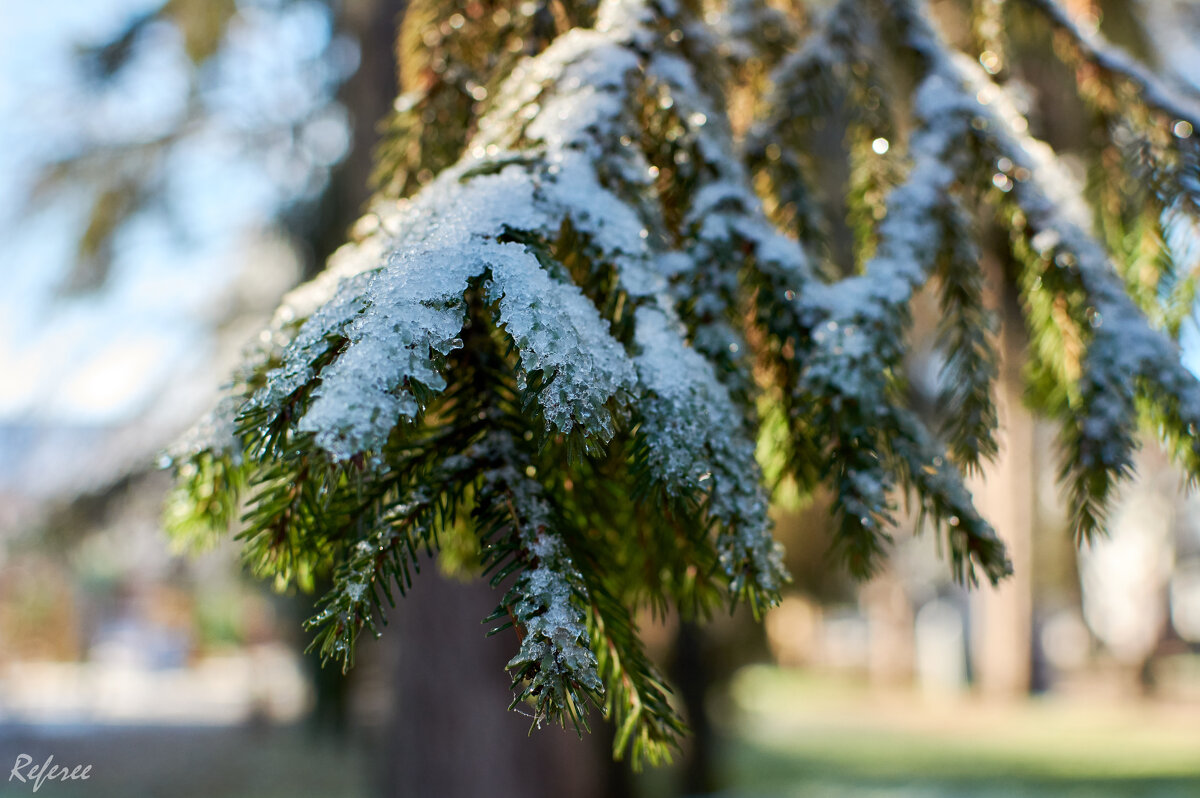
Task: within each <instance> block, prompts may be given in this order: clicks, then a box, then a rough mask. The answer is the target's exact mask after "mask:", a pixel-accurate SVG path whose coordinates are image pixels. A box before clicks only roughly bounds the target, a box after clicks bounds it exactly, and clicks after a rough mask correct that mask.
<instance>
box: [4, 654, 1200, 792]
mask: <svg viewBox="0 0 1200 798" xmlns="http://www.w3.org/2000/svg"><path fill="white" fill-rule="evenodd" d="M1197 709H1200V706H1198V705H1197V704H1195V703H1185V702H1173V703H1164V702H1154V701H1146V700H1132V699H1129V698H1123V699H1116V698H1114V697H1111V696H1109V697H1102V696H1092V697H1091V698H1089V697H1086V696H1082V695H1071V696H1061V695H1060V696H1055V697H1052V698H1050V697H1048V698H1043V699H1033V700H1030V701H1024V702H1004V703H989V702H985V701H982V700H979V699H976V698H973V697H971V696H969V695H966V696H958V697H952V696H922V695H920V694H917V693H914V692H912V691H899V690H895V691H880V690H878V689H871V688H868V687H866V686H865V685H863V684H861V683H859V682H855V681H853V680H848V679H845V678H840V677H837V678H835V677H829V676H817V675H814V674H812V673H811V672H805V671H799V670H787V669H778V668H774V667H766V666H757V667H752V668H747V669H745V670H743V671H741V672H740V673H739V674H738V676H737V677H736V678H735V680H734V682H733V684H732V689H731V690H730V692H729V696H728V698H727V699H720V700H719V701H718V702H717V705H716V706H715V707H714V710H715V714H716V715H717V717H718V718H719V719H720V722H719V728H720V730H721V745H720V747H719V749H718V750H719V758H720V761H719V763H718V770H719V771H720V772H721V774H722V781H723V782H724V783H725V784H726V785H727V786H726V789H725V790H724V791H723V792H722V793H720V795H722V796H723V798H959V796H979V797H980V798H1051V797H1052V796H1054V797H1055V798H1058V796H1066V798H1194V796H1197V795H1200V713H1198V712H1197ZM414 722H419V720H415V721H414ZM463 722H464V723H469V722H470V720H469V719H464V721H463ZM19 753H28V754H30V755H31V756H33V757H34V761H35V762H41V761H44V759H45V757H46V756H48V755H50V754H53V755H54V757H55V762H56V763H61V764H68V765H74V764H92V765H93V766H94V770H93V774H94V775H93V778H92V779H90V780H89V781H88V782H74V783H66V784H54V783H50V782H47V783H45V784H44V785H43V786H42V788H41V789H40V790H39V791H38V793H37V794H38V795H39V796H49V798H58V797H59V796H84V795H86V796H88V797H89V798H110V796H111V797H112V798H117V796H120V797H121V798H126V797H129V796H136V797H137V798H143V797H145V798H158V796H162V797H163V798H166V797H167V796H170V798H193V796H195V797H196V798H199V797H200V796H204V798H209V797H210V796H218V795H219V796H227V797H228V798H276V797H277V796H278V798H284V797H285V796H286V798H307V797H308V796H312V797H313V798H317V797H318V796H320V798H363V797H365V796H367V795H369V794H370V783H369V773H370V770H369V767H368V760H367V757H366V754H365V750H364V747H363V746H362V745H360V744H357V743H355V742H354V738H353V737H348V738H343V739H340V740H339V739H336V738H330V737H323V738H316V737H313V736H311V735H310V734H308V733H307V732H306V731H305V729H304V728H303V727H299V726H270V725H257V726H256V725H253V724H247V725H240V726H222V727H207V728H204V727H183V726H157V727H150V726H147V727H123V726H108V727H105V726H97V725H88V726H80V725H76V726H68V725H45V724H43V725H36V726H35V725H17V724H8V725H0V765H3V767H4V769H8V768H10V767H11V763H12V762H13V760H14V759H15V758H16V756H17V755H18V754H19ZM671 778H672V774H671V773H670V772H669V771H664V772H655V773H647V774H644V775H643V776H642V778H640V779H639V780H638V782H639V785H638V786H639V795H640V796H641V798H652V797H653V796H657V795H661V794H664V793H665V791H666V789H667V786H668V784H669V782H670V780H671ZM30 794H32V793H31V790H30V787H29V786H27V785H17V784H13V783H8V782H4V783H0V798H9V796H18V795H30ZM419 798H426V797H425V796H420V797H419ZM429 798H449V797H443V796H436V797H434V796H430V797H429ZM564 798H569V796H564Z"/></svg>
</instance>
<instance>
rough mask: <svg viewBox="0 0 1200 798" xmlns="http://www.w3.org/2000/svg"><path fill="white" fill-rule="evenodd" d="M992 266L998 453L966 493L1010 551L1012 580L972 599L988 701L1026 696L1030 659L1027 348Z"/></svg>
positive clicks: (1006, 284) (976, 655)
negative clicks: (1023, 369) (996, 318)
mask: <svg viewBox="0 0 1200 798" xmlns="http://www.w3.org/2000/svg"><path fill="white" fill-rule="evenodd" d="M990 260H991V264H990V269H989V272H990V274H989V280H988V282H989V284H990V285H989V288H990V289H991V294H992V298H991V299H990V300H989V302H988V304H989V305H990V306H991V307H993V308H996V309H997V310H998V315H999V317H1000V334H999V336H998V340H997V342H996V351H997V353H998V354H999V357H1000V374H999V378H998V380H997V382H996V397H995V400H996V409H997V411H998V414H999V419H1000V429H999V431H998V434H997V436H996V437H997V442H998V443H999V444H1000V453H999V455H998V456H997V457H996V459H995V461H993V462H991V463H988V464H987V465H986V466H985V467H984V470H983V474H982V476H981V477H975V478H974V479H973V480H972V483H971V484H970V487H971V490H972V493H973V494H974V496H975V503H976V506H977V507H978V508H979V512H980V513H982V514H983V517H984V518H987V519H988V520H990V521H991V522H992V525H993V526H994V527H995V528H996V532H997V534H999V535H1000V537H1001V539H1003V540H1004V543H1005V545H1006V546H1007V547H1008V556H1009V557H1010V558H1011V559H1012V564H1013V575H1012V576H1010V577H1009V578H1008V579H1006V580H1004V581H1003V582H1002V583H1001V584H1000V586H999V587H996V588H992V587H990V586H986V585H984V586H982V587H980V588H979V589H978V590H977V591H975V592H974V593H973V594H972V599H971V601H972V621H973V622H972V624H971V626H972V634H971V666H972V672H973V674H974V677H975V681H976V683H977V684H978V685H979V688H980V690H981V691H982V692H983V693H984V694H985V695H990V696H1017V695H1024V694H1026V693H1028V692H1029V688H1030V676H1031V667H1030V664H1031V662H1032V652H1033V632H1032V626H1033V562H1032V559H1033V558H1032V550H1033V523H1034V502H1035V482H1034V475H1033V467H1032V466H1033V417H1032V416H1031V415H1030V413H1029V410H1028V409H1027V408H1026V407H1025V405H1024V403H1023V400H1022V397H1023V396H1024V391H1025V383H1024V380H1023V378H1022V376H1021V365H1022V363H1021V361H1022V356H1021V355H1022V353H1023V352H1024V351H1025V345H1026V342H1025V336H1024V333H1023V330H1022V328H1021V322H1020V315H1019V313H1018V311H1017V310H1016V297H1015V296H1014V295H1013V293H1014V292H1015V290H1016V289H1015V286H1014V285H1013V284H1012V282H1011V281H1009V280H1007V279H1006V278H1005V275H1004V274H1003V269H1002V268H1001V266H1000V264H999V263H997V262H996V260H995V259H990Z"/></svg>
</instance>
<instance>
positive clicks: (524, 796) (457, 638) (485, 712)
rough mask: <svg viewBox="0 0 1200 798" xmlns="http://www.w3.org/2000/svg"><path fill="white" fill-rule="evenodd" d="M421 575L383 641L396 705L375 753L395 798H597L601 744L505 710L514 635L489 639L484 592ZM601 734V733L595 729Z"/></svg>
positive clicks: (602, 775) (384, 786)
mask: <svg viewBox="0 0 1200 798" xmlns="http://www.w3.org/2000/svg"><path fill="white" fill-rule="evenodd" d="M436 571H437V569H436V567H434V566H433V565H432V563H427V564H426V567H424V568H422V573H421V574H420V575H419V576H418V577H416V579H415V582H414V585H413V588H412V590H411V592H410V593H409V594H408V595H407V596H405V597H404V598H403V599H402V600H400V601H399V603H398V606H397V609H396V611H395V612H394V613H393V621H392V623H391V624H390V625H389V627H388V630H387V634H386V635H385V639H388V638H390V639H392V640H393V641H395V642H394V645H395V646H396V656H395V657H394V659H393V662H394V663H395V664H394V673H395V682H394V689H395V700H394V702H393V707H392V714H391V718H390V720H389V722H388V723H387V725H386V727H385V731H384V733H383V735H382V738H381V740H379V745H378V748H377V757H378V765H379V767H378V770H379V778H380V785H379V786H380V789H379V791H378V794H379V795H381V796H388V797H389V798H393V797H394V798H475V797H476V796H486V797H487V798H566V797H569V798H600V797H601V796H603V795H605V794H611V793H608V778H609V771H610V768H609V767H608V765H607V763H606V751H605V750H604V743H605V740H604V735H603V734H602V733H601V730H600V728H596V733H594V734H592V735H585V736H584V737H583V738H582V739H580V738H579V737H578V736H577V735H576V734H575V733H574V731H572V730H563V729H560V728H559V727H557V726H548V727H544V728H542V729H540V730H538V729H535V730H533V731H532V732H530V720H529V718H528V717H524V716H522V715H521V714H518V712H516V711H509V710H508V709H507V706H508V702H509V700H510V696H511V692H510V691H509V679H508V676H507V674H506V672H505V670H504V665H505V663H506V662H507V661H508V659H509V658H510V657H511V656H512V655H513V653H514V652H515V650H516V640H515V638H514V633H513V632H512V631H507V632H504V633H501V634H500V635H497V636H495V637H492V638H487V637H485V636H484V635H485V633H486V631H487V627H485V626H483V625H482V624H481V623H480V621H481V619H483V618H484V617H486V616H487V615H488V614H489V613H490V612H491V610H492V609H493V608H494V607H495V605H496V599H497V593H496V592H495V591H493V590H491V589H490V588H489V587H488V586H487V584H486V583H484V582H482V581H475V582H472V583H470V584H461V583H458V582H454V581H451V580H449V579H446V578H444V577H442V576H441V575H440V574H438V573H437V572H436ZM593 725H594V726H596V727H599V726H600V724H599V722H598V719H597V723H595V724H593Z"/></svg>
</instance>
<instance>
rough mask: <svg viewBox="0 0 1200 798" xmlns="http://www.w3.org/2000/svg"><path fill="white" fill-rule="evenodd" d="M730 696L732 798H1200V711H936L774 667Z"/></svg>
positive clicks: (973, 704)
mask: <svg viewBox="0 0 1200 798" xmlns="http://www.w3.org/2000/svg"><path fill="white" fill-rule="evenodd" d="M731 694H732V707H731V711H730V712H728V713H727V715H728V717H727V719H726V722H725V723H724V724H723V733H724V735H725V744H724V747H723V750H724V755H723V757H722V762H721V770H722V774H723V780H724V781H725V783H726V784H728V785H729V788H730V790H729V793H730V794H732V795H737V796H747V797H750V796H755V797H757V796H764V797H766V796H780V798H782V797H783V796H788V798H817V797H818V796H821V797H822V798H824V796H831V797H837V798H950V797H951V796H983V797H985V798H1009V797H1010V796H1029V797H1030V798H1049V797H1050V796H1069V798H1076V797H1078V798H1084V796H1088V797H1094V798H1135V796H1136V797H1137V798H1176V797H1178V798H1184V797H1185V796H1186V797H1187V798H1195V797H1196V796H1200V720H1198V718H1200V712H1197V711H1196V710H1197V708H1196V707H1191V708H1187V707H1170V706H1158V707H1155V706H1148V705H1142V704H1129V703H1125V704H1096V703H1089V702H1083V701H1078V700H1073V701H1060V700H1053V701H1051V700H1035V701H1029V702H1018V703H1010V704H987V703H983V702H980V701H971V700H969V699H958V700H946V701H939V702H929V701H923V700H921V699H920V698H919V697H916V696H911V695H905V694H898V693H892V694H879V693H871V692H869V691H868V690H866V689H865V688H863V687H861V686H858V685H853V684H849V683H845V682H833V681H829V680H822V679H817V678H814V677H811V676H805V675H803V674H799V673H795V672H788V671H782V670H778V669H771V668H754V669H750V670H747V671H745V672H743V673H742V674H740V675H739V678H738V679H737V680H735V683H734V685H733V688H732V691H731Z"/></svg>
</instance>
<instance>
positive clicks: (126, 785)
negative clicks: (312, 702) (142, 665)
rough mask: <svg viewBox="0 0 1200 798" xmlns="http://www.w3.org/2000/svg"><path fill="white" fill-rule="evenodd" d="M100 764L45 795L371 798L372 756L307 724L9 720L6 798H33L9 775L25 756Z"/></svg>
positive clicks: (2, 760) (3, 731) (2, 752)
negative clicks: (110, 723) (105, 723)
mask: <svg viewBox="0 0 1200 798" xmlns="http://www.w3.org/2000/svg"><path fill="white" fill-rule="evenodd" d="M22 753H26V754H29V755H30V756H32V757H33V761H34V762H35V763H41V762H44V761H45V759H46V757H47V756H50V755H51V754H52V755H53V756H54V764H62V765H70V766H72V767H73V766H75V765H80V764H82V765H88V764H90V765H92V774H91V778H90V779H88V780H87V781H75V782H66V783H55V782H49V781H47V782H45V783H43V784H42V786H41V788H40V789H39V790H38V791H37V793H36V794H37V795H38V796H39V798H65V796H76V797H78V796H87V798H213V797H214V796H222V798H364V796H366V795H368V789H367V775H368V773H369V770H368V768H367V767H366V761H365V758H364V756H363V755H362V752H361V751H360V750H358V749H356V748H355V747H354V746H352V745H351V744H350V743H349V742H348V741H339V740H336V739H330V738H316V737H313V736H310V735H309V734H307V733H306V732H305V730H304V729H302V728H299V727H271V726H240V727H185V726H147V727H139V728H131V727H127V726H112V727H99V726H86V727H83V726H44V725H43V726H11V725H10V726H0V766H3V770H4V772H5V780H4V781H0V798H15V796H29V795H33V794H34V793H33V791H32V787H33V785H32V784H18V783H16V782H9V781H7V776H8V771H9V770H10V769H11V767H12V763H13V762H14V760H15V759H16V757H17V756H18V755H19V754H22Z"/></svg>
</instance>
